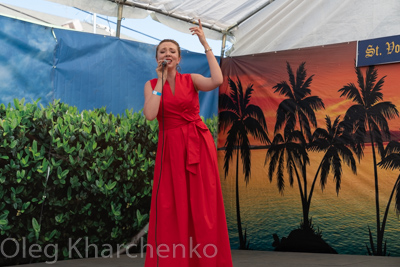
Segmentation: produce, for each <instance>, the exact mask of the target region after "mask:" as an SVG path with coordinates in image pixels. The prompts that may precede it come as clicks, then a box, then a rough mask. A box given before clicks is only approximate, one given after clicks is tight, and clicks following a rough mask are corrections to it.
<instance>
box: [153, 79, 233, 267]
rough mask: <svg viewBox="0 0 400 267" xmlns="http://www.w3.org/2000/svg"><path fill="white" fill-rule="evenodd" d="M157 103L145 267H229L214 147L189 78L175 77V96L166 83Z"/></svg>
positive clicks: (224, 219)
mask: <svg viewBox="0 0 400 267" xmlns="http://www.w3.org/2000/svg"><path fill="white" fill-rule="evenodd" d="M150 82H151V86H152V87H153V90H154V87H155V85H156V83H157V79H153V80H151V81H150ZM160 101H161V103H160V108H159V112H158V115H157V120H158V124H159V137H158V148H157V155H156V163H155V170H154V183H153V191H152V201H151V209H150V223H149V231H148V238H147V239H148V240H147V245H146V263H145V267H153V266H157V260H158V261H159V265H158V266H159V267H166V266H173V267H200V266H201V267H203V266H204V267H225V266H226V267H230V266H232V257H231V251H230V245H229V237H228V230H227V225H226V218H225V210H224V204H223V200H222V191H221V184H220V180H219V179H220V177H219V172H218V165H217V153H216V148H215V143H214V140H213V137H212V135H211V133H210V131H209V130H208V128H207V126H206V125H205V124H204V123H203V121H202V120H201V118H200V116H199V111H200V105H199V96H198V93H197V91H196V90H195V88H194V85H193V81H192V78H191V75H190V74H180V73H177V74H176V78H175V93H174V94H172V91H171V88H170V86H169V84H168V82H166V83H165V85H164V89H163V96H162V98H161V99H160ZM163 109H164V115H163V112H162V110H163ZM160 171H161V176H160ZM157 189H158V192H157ZM156 248H158V250H156ZM157 251H158V259H157V254H156V253H157Z"/></svg>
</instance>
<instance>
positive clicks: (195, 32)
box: [189, 19, 207, 46]
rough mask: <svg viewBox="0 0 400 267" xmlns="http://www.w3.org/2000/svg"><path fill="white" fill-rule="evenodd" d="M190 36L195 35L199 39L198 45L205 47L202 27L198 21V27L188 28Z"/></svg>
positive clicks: (205, 41)
mask: <svg viewBox="0 0 400 267" xmlns="http://www.w3.org/2000/svg"><path fill="white" fill-rule="evenodd" d="M189 30H190V32H191V33H192V35H197V37H199V40H200V43H201V44H202V45H203V46H205V45H207V40H206V36H205V35H204V31H203V26H202V25H201V21H200V19H199V26H198V27H191V28H189Z"/></svg>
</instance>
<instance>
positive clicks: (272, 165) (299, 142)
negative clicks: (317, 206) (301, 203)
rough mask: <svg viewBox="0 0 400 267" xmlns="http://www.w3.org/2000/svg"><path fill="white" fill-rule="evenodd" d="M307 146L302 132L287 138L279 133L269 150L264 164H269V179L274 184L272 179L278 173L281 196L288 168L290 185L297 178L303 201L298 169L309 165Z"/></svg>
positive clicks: (296, 132)
mask: <svg viewBox="0 0 400 267" xmlns="http://www.w3.org/2000/svg"><path fill="white" fill-rule="evenodd" d="M306 146H307V144H306V140H305V139H304V135H303V134H302V133H301V132H300V131H292V132H289V133H288V134H287V135H286V136H282V135H281V134H280V133H278V134H276V135H275V137H274V139H273V140H272V143H271V146H270V147H269V149H268V150H267V155H266V157H265V163H264V165H266V164H267V163H269V164H268V178H269V181H270V182H272V178H273V177H274V174H275V172H276V180H277V186H278V190H279V192H280V193H281V194H283V192H284V190H285V180H284V170H285V167H286V171H287V174H288V175H289V184H290V186H293V183H294V178H296V180H297V184H298V185H299V191H300V195H301V197H302V200H303V189H302V187H301V180H300V174H299V172H298V171H297V167H298V166H300V167H301V166H303V165H304V164H308V163H309V159H308V153H307V151H306ZM285 162H286V164H285Z"/></svg>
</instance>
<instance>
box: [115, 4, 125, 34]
mask: <svg viewBox="0 0 400 267" xmlns="http://www.w3.org/2000/svg"><path fill="white" fill-rule="evenodd" d="M123 8H124V5H123V4H121V3H118V21H117V35H116V36H117V37H118V38H119V37H120V35H121V20H122V9H123Z"/></svg>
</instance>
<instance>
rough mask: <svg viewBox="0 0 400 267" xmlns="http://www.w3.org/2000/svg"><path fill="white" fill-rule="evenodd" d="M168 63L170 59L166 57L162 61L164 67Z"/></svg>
mask: <svg viewBox="0 0 400 267" xmlns="http://www.w3.org/2000/svg"><path fill="white" fill-rule="evenodd" d="M167 64H168V60H166V59H164V61H163V62H162V65H163V67H165V66H166V65H167Z"/></svg>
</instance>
